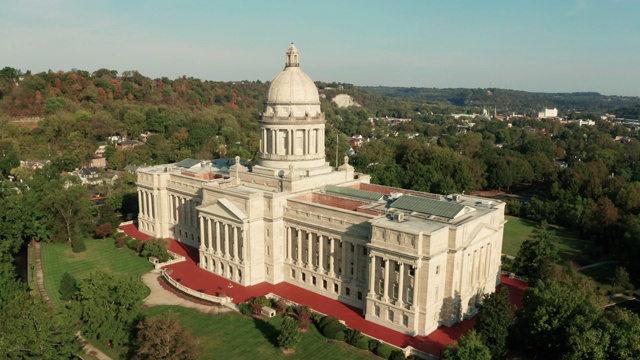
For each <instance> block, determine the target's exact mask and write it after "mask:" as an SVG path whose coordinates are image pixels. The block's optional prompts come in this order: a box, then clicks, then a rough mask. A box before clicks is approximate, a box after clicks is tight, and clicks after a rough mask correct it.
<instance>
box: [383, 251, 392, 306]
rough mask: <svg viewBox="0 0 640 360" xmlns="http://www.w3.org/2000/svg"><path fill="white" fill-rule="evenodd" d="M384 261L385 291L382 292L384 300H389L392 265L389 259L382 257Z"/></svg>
mask: <svg viewBox="0 0 640 360" xmlns="http://www.w3.org/2000/svg"><path fill="white" fill-rule="evenodd" d="M382 261H384V291H383V292H382V301H384V302H388V301H389V296H388V294H389V268H390V267H391V266H390V265H391V264H390V263H391V262H390V261H389V259H382Z"/></svg>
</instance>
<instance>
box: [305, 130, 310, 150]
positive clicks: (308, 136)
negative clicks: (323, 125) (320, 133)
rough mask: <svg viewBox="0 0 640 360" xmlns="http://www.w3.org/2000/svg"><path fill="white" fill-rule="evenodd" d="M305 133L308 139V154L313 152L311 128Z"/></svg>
mask: <svg viewBox="0 0 640 360" xmlns="http://www.w3.org/2000/svg"><path fill="white" fill-rule="evenodd" d="M305 133H306V134H307V136H306V139H307V143H306V144H305V145H307V146H305V147H306V149H305V150H306V151H305V153H306V155H309V153H311V130H309V129H307V131H305Z"/></svg>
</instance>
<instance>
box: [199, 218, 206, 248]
mask: <svg viewBox="0 0 640 360" xmlns="http://www.w3.org/2000/svg"><path fill="white" fill-rule="evenodd" d="M199 218H200V250H206V249H207V248H206V246H205V245H206V243H205V241H206V238H205V237H204V218H203V217H202V216H200V217H199Z"/></svg>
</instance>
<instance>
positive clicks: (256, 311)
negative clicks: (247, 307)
mask: <svg viewBox="0 0 640 360" xmlns="http://www.w3.org/2000/svg"><path fill="white" fill-rule="evenodd" d="M261 312H262V305H260V304H256V303H253V304H251V313H252V314H253V315H255V316H258V315H260V313H261Z"/></svg>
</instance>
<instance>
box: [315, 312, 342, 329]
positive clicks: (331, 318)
mask: <svg viewBox="0 0 640 360" xmlns="http://www.w3.org/2000/svg"><path fill="white" fill-rule="evenodd" d="M335 321H338V318H336V317H334V316H324V317H323V318H321V319H320V321H318V326H317V327H318V330H320V331H322V328H324V327H325V325H327V324H328V323H332V322H335Z"/></svg>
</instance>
